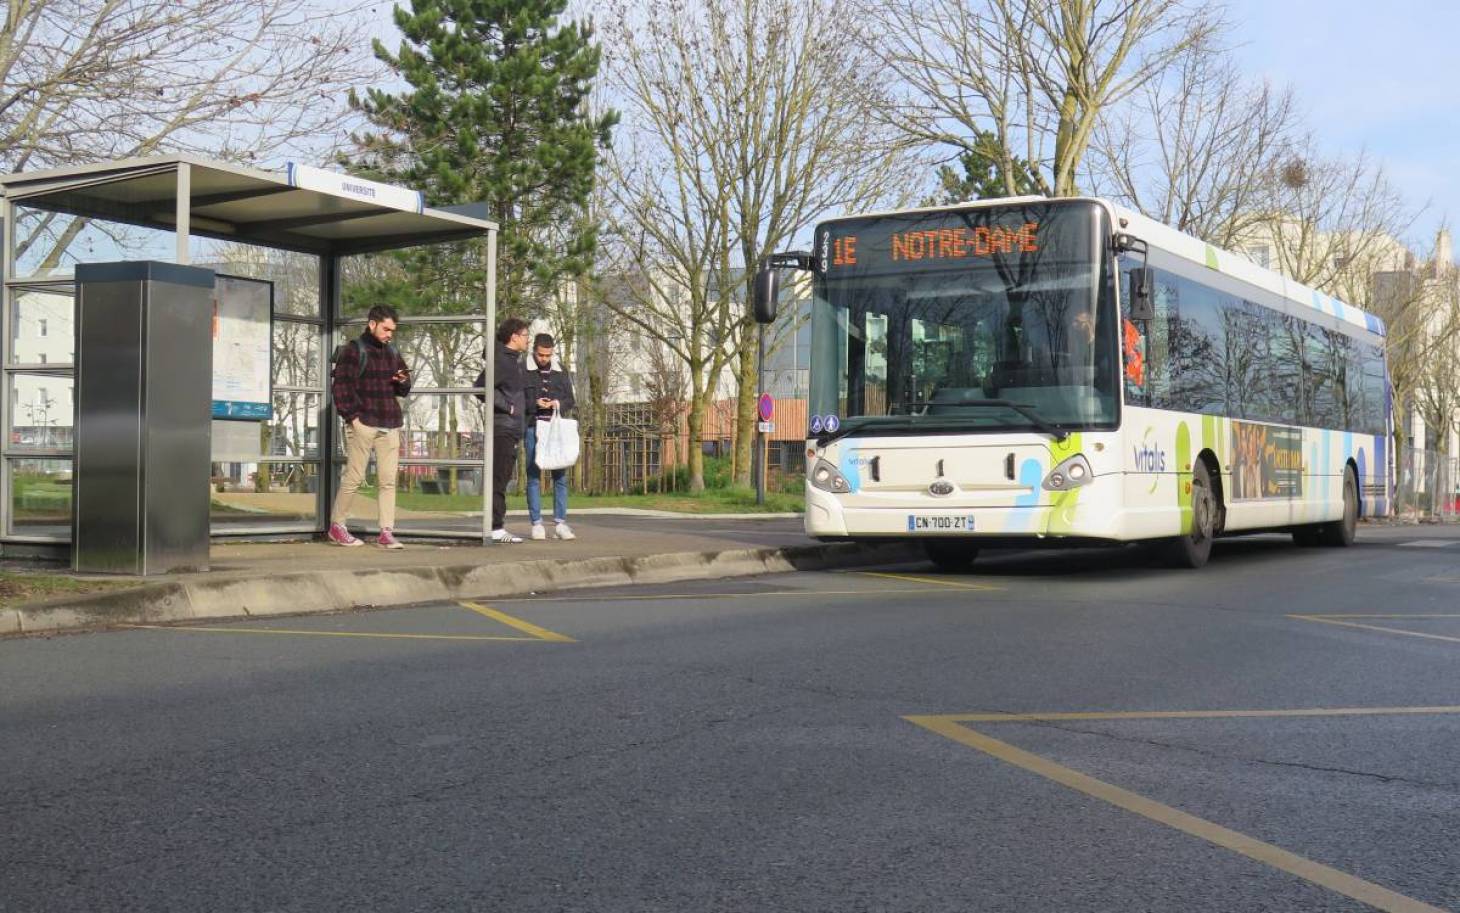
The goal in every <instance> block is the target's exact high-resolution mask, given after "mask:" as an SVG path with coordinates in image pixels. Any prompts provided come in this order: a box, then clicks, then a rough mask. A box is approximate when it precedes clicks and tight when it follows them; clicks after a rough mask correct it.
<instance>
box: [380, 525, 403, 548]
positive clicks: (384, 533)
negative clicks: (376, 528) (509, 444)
mask: <svg viewBox="0 0 1460 913" xmlns="http://www.w3.org/2000/svg"><path fill="white" fill-rule="evenodd" d="M375 544H376V545H378V546H380V547H381V548H405V546H404V545H401V544H400V543H399V542H398V541H396V538H395V533H394V532H393V531H391V530H390V529H382V530H381V531H380V537H379V538H377V539H376V540H375Z"/></svg>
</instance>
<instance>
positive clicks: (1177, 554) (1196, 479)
mask: <svg viewBox="0 0 1460 913" xmlns="http://www.w3.org/2000/svg"><path fill="white" fill-rule="evenodd" d="M1217 510H1218V506H1217V496H1216V494H1215V493H1214V492H1213V491H1212V477H1211V473H1210V472H1208V470H1207V464H1206V463H1203V462H1202V461H1201V460H1197V461H1196V463H1195V464H1193V466H1192V467H1191V532H1189V533H1187V534H1185V535H1182V536H1177V537H1176V538H1175V539H1170V540H1168V541H1167V542H1166V544H1165V548H1164V549H1163V551H1164V553H1165V558H1166V562H1167V563H1168V564H1170V565H1171V566H1172V567H1186V568H1198V567H1202V566H1203V565H1205V564H1206V563H1207V559H1208V558H1210V557H1211V555H1212V535H1213V533H1214V531H1215V529H1216V521H1217Z"/></svg>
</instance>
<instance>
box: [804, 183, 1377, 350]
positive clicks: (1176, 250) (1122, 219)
mask: <svg viewBox="0 0 1460 913" xmlns="http://www.w3.org/2000/svg"><path fill="white" fill-rule="evenodd" d="M1076 201H1079V202H1086V203H1095V204H1096V205H1099V206H1103V207H1105V209H1106V210H1107V211H1108V212H1109V213H1110V215H1111V218H1112V221H1114V222H1115V223H1116V224H1118V225H1120V226H1121V230H1122V231H1126V232H1129V233H1130V234H1132V235H1135V236H1136V237H1137V238H1140V239H1141V240H1143V241H1145V242H1147V243H1148V244H1150V245H1151V246H1153V247H1157V248H1160V249H1161V250H1164V251H1166V252H1167V253H1170V254H1173V255H1175V256H1177V257H1181V258H1182V259H1183V260H1189V261H1190V262H1192V263H1195V264H1197V265H1199V266H1204V267H1206V268H1208V269H1212V270H1215V271H1217V272H1218V273H1221V274H1223V275H1226V276H1231V277H1232V278H1234V279H1237V280H1239V281H1242V282H1246V283H1248V284H1249V285H1255V286H1257V287H1258V288H1261V289H1264V290H1266V291H1269V292H1272V293H1273V294H1276V295H1281V296H1282V297H1283V298H1285V299H1287V300H1289V301H1291V302H1293V303H1295V304H1297V305H1299V306H1301V307H1305V308H1310V309H1312V310H1315V311H1317V312H1318V313H1320V314H1325V315H1327V316H1329V317H1333V318H1336V319H1338V320H1340V321H1343V322H1344V323H1347V324H1350V325H1352V326H1355V327H1358V328H1360V329H1364V330H1368V331H1369V332H1371V333H1374V334H1376V335H1379V336H1383V335H1384V321H1382V320H1380V319H1379V318H1378V317H1376V316H1374V315H1373V314H1370V313H1368V312H1367V311H1363V310H1360V309H1359V308H1356V307H1354V306H1353V305H1351V304H1348V303H1346V302H1343V301H1340V300H1339V299H1337V298H1334V297H1332V296H1331V295H1325V294H1324V293H1323V292H1320V291H1319V290H1318V289H1315V288H1312V287H1311V286H1307V285H1304V284H1303V283H1301V282H1295V281H1293V280H1292V279H1289V278H1287V277H1286V276H1284V275H1283V274H1281V273H1278V272H1274V271H1273V270H1270V269H1266V268H1265V267H1261V266H1258V265H1257V264H1256V263H1253V262H1252V261H1251V260H1249V259H1247V258H1246V257H1244V256H1242V255H1241V254H1238V253H1234V252H1232V251H1228V250H1223V249H1221V248H1219V247H1215V246H1213V245H1211V244H1208V243H1206V242H1205V241H1203V240H1201V239H1200V238H1196V237H1193V236H1191V235H1188V234H1186V233H1185V232H1181V231H1177V230H1176V229H1174V228H1172V227H1170V226H1169V225H1164V224H1162V223H1161V222H1157V221H1156V220H1155V219H1152V218H1149V217H1147V216H1143V215H1141V214H1140V213H1138V212H1136V211H1135V210H1132V209H1127V208H1125V207H1124V206H1119V205H1117V204H1115V203H1112V202H1110V201H1109V200H1105V199H1101V198H1099V197H1050V198H1046V197H1039V196H1033V197H1029V196H1025V197H1003V198H999V199H993V200H977V201H973V202H968V203H955V204H952V205H948V206H926V207H923V206H920V207H914V208H910V209H900V210H895V211H885V212H873V213H858V214H855V215H847V216H842V217H838V218H835V219H828V220H826V223H832V222H840V221H844V220H847V219H865V218H873V217H876V216H891V215H906V214H908V213H913V212H947V211H955V210H965V209H982V208H985V207H991V206H1005V205H1008V204H1010V203H1032V202H1051V203H1053V202H1076ZM826 223H823V224H826Z"/></svg>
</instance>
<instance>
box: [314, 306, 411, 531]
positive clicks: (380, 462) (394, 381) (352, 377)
mask: <svg viewBox="0 0 1460 913" xmlns="http://www.w3.org/2000/svg"><path fill="white" fill-rule="evenodd" d="M399 319H400V317H399V315H398V314H396V312H395V308H393V307H390V306H388V305H384V304H377V305H376V306H375V307H373V308H371V309H370V313H369V315H368V318H367V321H366V323H365V332H364V333H361V334H360V339H359V341H358V342H355V341H351V342H348V343H346V344H345V345H343V346H341V347H340V348H339V350H338V352H337V356H336V358H335V367H334V372H333V373H332V375H331V384H330V392H331V393H332V394H333V397H334V401H335V412H337V413H338V414H339V416H340V421H342V422H344V423H345V459H346V462H345V471H344V473H343V474H341V476H340V491H339V494H337V495H335V506H334V510H332V511H331V512H330V529H329V538H330V541H331V542H333V543H335V544H336V545H345V546H354V545H361V544H362V543H361V542H360V540H359V539H356V538H355V537H354V536H352V535H350V531H349V530H348V529H346V528H345V520H346V519H347V518H348V516H349V512H350V503H351V502H352V501H354V500H355V492H356V491H357V490H358V489H359V488H360V483H361V482H362V481H364V479H365V467H366V466H367V465H368V464H369V463H370V454H371V453H374V454H375V474H376V477H377V478H378V479H379V487H380V538H378V539H376V540H375V543H376V545H379V546H380V547H381V548H403V547H404V546H402V545H401V544H400V543H399V542H397V541H396V538H395V477H396V470H397V468H398V467H399V464H400V428H401V424H402V422H401V414H400V403H399V402H397V401H396V397H399V396H406V395H407V394H409V393H410V392H411V372H410V369H408V368H407V367H406V363H405V359H403V358H401V357H400V353H399V352H397V351H396V350H395V347H394V346H392V345H391V344H390V341H391V339H392V338H394V336H395V324H396V321H397V320H399ZM362 352H363V353H364V356H365V361H364V364H363V365H362V364H361V361H360V356H361V353H362Z"/></svg>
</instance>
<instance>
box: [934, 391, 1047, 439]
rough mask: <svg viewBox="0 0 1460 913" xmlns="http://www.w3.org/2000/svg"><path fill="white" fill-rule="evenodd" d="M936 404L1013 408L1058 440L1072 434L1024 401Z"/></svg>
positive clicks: (944, 404) (938, 404)
mask: <svg viewBox="0 0 1460 913" xmlns="http://www.w3.org/2000/svg"><path fill="white" fill-rule="evenodd" d="M934 405H937V406H939V407H942V408H945V409H946V408H950V407H951V408H955V409H956V408H960V407H963V406H997V407H999V408H1003V409H1012V410H1014V411H1015V412H1017V413H1019V414H1020V415H1022V416H1024V417H1025V418H1027V419H1029V424H1031V425H1033V426H1034V427H1036V428H1038V429H1039V430H1040V431H1043V432H1044V433H1045V434H1048V435H1050V436H1051V437H1053V438H1054V439H1055V440H1057V441H1063V440H1064V439H1065V438H1067V437H1069V436H1070V433H1069V432H1068V431H1066V430H1064V429H1063V428H1061V427H1059V426H1058V425H1055V424H1053V423H1051V422H1049V421H1047V420H1046V419H1044V418H1043V417H1041V416H1040V414H1039V413H1038V412H1037V411H1035V409H1034V407H1033V406H1026V405H1024V404H1022V403H1015V402H1010V401H1009V400H1007V399H965V400H960V401H958V402H947V403H936V404H934Z"/></svg>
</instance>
